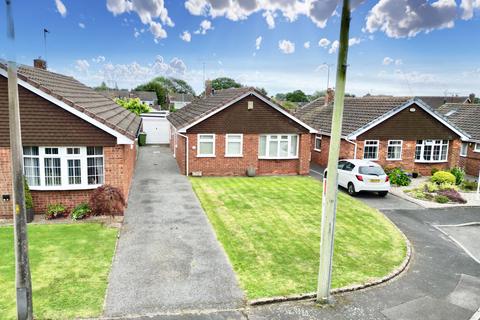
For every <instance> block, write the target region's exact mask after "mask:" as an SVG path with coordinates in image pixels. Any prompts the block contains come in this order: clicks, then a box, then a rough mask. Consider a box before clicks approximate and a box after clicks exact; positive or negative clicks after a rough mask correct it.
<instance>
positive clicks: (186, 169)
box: [177, 131, 189, 177]
mask: <svg viewBox="0 0 480 320" xmlns="http://www.w3.org/2000/svg"><path fill="white" fill-rule="evenodd" d="M177 135H179V136H180V137H184V138H185V156H186V157H187V158H186V159H185V175H186V176H187V177H188V159H189V158H188V149H189V147H188V136H186V135H184V134H181V133H179V132H178V131H177Z"/></svg>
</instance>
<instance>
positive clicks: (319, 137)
mask: <svg viewBox="0 0 480 320" xmlns="http://www.w3.org/2000/svg"><path fill="white" fill-rule="evenodd" d="M317 140H320V149H318V148H317ZM313 150H314V151H318V152H321V151H322V135H321V134H316V135H315V140H314V142H313Z"/></svg>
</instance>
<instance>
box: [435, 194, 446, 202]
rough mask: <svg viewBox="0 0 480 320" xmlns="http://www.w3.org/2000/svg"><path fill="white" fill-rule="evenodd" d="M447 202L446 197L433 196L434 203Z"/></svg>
mask: <svg viewBox="0 0 480 320" xmlns="http://www.w3.org/2000/svg"><path fill="white" fill-rule="evenodd" d="M448 201H449V199H448V198H447V197H446V196H442V195H437V196H435V202H438V203H447V202H448Z"/></svg>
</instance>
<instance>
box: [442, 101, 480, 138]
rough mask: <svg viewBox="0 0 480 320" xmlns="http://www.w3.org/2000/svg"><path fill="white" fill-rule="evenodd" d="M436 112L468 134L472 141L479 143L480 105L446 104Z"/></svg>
mask: <svg viewBox="0 0 480 320" xmlns="http://www.w3.org/2000/svg"><path fill="white" fill-rule="evenodd" d="M437 111H438V112H440V113H442V114H443V115H444V116H445V117H446V118H447V119H448V120H449V121H450V122H451V123H453V124H455V125H456V126H457V127H459V128H460V129H462V130H463V131H465V132H466V133H467V134H469V135H470V137H471V139H472V140H474V141H478V142H480V104H470V103H465V104H464V103H447V104H444V105H443V106H441V107H440V108H439V109H438V110H437Z"/></svg>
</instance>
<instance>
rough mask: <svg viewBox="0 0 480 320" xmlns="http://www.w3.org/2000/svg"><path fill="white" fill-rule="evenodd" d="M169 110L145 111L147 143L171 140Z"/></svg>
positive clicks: (160, 142)
mask: <svg viewBox="0 0 480 320" xmlns="http://www.w3.org/2000/svg"><path fill="white" fill-rule="evenodd" d="M168 113H169V112H168V111H153V112H149V113H143V114H142V115H141V117H142V120H143V132H145V133H146V134H147V144H167V143H169V142H170V125H169V123H168V120H167V116H168Z"/></svg>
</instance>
